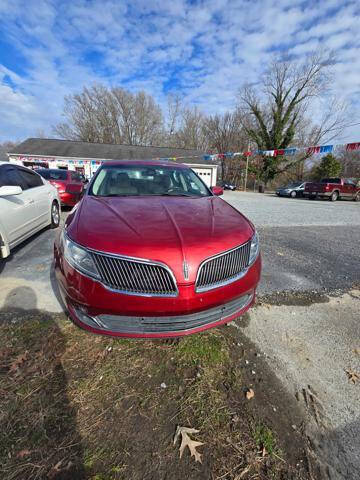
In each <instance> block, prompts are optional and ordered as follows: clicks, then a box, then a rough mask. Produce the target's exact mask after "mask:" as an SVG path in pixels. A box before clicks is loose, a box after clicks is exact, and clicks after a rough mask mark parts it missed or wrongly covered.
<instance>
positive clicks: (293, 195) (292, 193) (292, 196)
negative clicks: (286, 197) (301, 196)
mask: <svg viewBox="0 0 360 480" xmlns="http://www.w3.org/2000/svg"><path fill="white" fill-rule="evenodd" d="M290 197H291V198H295V197H296V192H295V190H293V191H292V192H290Z"/></svg>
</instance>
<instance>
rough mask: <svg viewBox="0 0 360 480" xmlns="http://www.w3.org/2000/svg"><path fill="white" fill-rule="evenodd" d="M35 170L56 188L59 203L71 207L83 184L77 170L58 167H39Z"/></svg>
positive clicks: (80, 193)
mask: <svg viewBox="0 0 360 480" xmlns="http://www.w3.org/2000/svg"><path fill="white" fill-rule="evenodd" d="M37 172H38V173H39V174H40V175H41V176H42V177H43V178H45V179H46V180H48V181H49V182H50V183H51V184H52V185H54V187H56V188H57V191H58V193H59V197H60V201H61V205H63V206H66V207H73V206H74V205H76V204H77V202H78V201H79V200H80V198H81V195H82V194H83V191H84V184H83V182H82V180H81V176H80V175H79V174H78V173H77V172H74V171H72V170H62V169H60V168H59V169H57V168H41V169H39V170H37Z"/></svg>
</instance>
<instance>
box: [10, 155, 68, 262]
mask: <svg viewBox="0 0 360 480" xmlns="http://www.w3.org/2000/svg"><path fill="white" fill-rule="evenodd" d="M59 223H60V199H59V195H58V193H57V191H56V189H55V188H54V187H53V186H52V185H50V184H49V183H47V182H45V181H44V180H43V179H42V177H41V176H40V175H38V174H37V173H36V172H34V171H33V170H30V169H29V168H26V167H22V166H19V165H14V164H11V163H9V162H0V258H6V257H8V256H9V255H10V251H11V250H12V249H13V248H14V247H16V246H17V245H19V244H20V243H21V242H23V241H24V240H26V239H27V238H29V237H30V236H31V235H33V234H34V233H36V232H38V231H39V230H41V229H43V228H44V227H47V226H48V225H51V227H52V228H56V227H58V226H59Z"/></svg>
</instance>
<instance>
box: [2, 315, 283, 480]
mask: <svg viewBox="0 0 360 480" xmlns="http://www.w3.org/2000/svg"><path fill="white" fill-rule="evenodd" d="M0 334H1V338H2V340H3V341H2V347H1V348H0V393H1V396H0V412H1V414H0V431H1V432H2V435H1V439H0V469H1V475H0V476H1V478H4V479H7V480H20V479H21V480H22V479H23V478H26V479H28V480H40V479H54V480H56V479H57V478H66V479H72V478H86V479H91V480H123V479H125V478H126V479H134V480H135V479H140V478H144V477H146V475H148V474H149V472H151V475H152V476H153V477H154V478H155V477H156V478H165V477H166V476H167V475H169V472H171V478H172V479H174V480H176V479H180V478H194V479H195V478H210V477H212V476H215V477H216V476H217V475H220V474H223V473H224V471H226V469H227V470H228V471H229V472H230V473H229V475H228V476H227V478H228V479H232V478H235V475H236V474H240V473H241V472H244V471H245V473H246V472H249V477H242V478H245V479H246V478H250V475H253V478H260V476H259V477H257V476H256V475H258V474H259V472H260V471H261V469H262V468H263V463H264V461H263V459H260V460H259V458H258V450H259V448H262V447H265V449H266V451H267V452H268V453H269V456H270V455H272V452H276V444H275V440H274V438H273V435H272V433H271V431H270V430H268V429H266V428H265V427H259V428H256V429H255V431H252V430H251V426H250V425H249V423H248V422H247V420H244V421H242V423H241V424H239V423H236V422H235V423H234V422H233V415H234V412H233V410H234V408H233V407H231V406H230V403H229V392H231V394H232V395H238V396H239V398H240V393H236V392H241V386H242V385H241V375H240V373H239V369H238V368H235V367H234V365H233V364H232V360H231V355H230V348H231V347H230V345H229V341H228V340H227V338H226V337H224V336H223V335H222V334H221V333H220V331H217V330H215V331H212V332H209V333H205V334H201V335H194V336H190V337H188V338H184V339H182V340H181V341H180V342H177V343H174V344H169V343H164V342H136V341H131V340H115V339H111V338H110V339H109V338H104V337H99V336H94V335H90V334H87V333H85V332H83V331H81V330H79V329H77V328H76V327H74V326H73V325H72V324H71V323H69V322H65V321H63V320H62V319H61V318H58V317H57V318H56V321H54V319H53V318H49V317H47V316H42V315H40V314H39V315H33V314H28V315H27V316H26V315H24V318H23V321H22V322H21V323H16V324H15V325H4V324H3V325H1V326H0ZM25 352H27V353H26V354H25ZM162 383H165V385H166V387H165V388H162V387H161V384H162ZM241 415H243V416H244V419H245V417H246V412H245V411H243V410H241V409H240V410H239V411H238V413H237V416H239V417H241ZM177 425H184V426H191V427H194V428H197V429H199V430H200V434H199V438H198V440H199V441H203V442H204V443H205V445H204V447H203V453H204V455H203V461H204V465H203V467H202V468H203V469H204V470H201V471H200V470H199V472H198V476H196V475H195V474H194V471H193V470H192V467H191V465H192V463H191V461H190V460H189V458H188V457H187V456H186V455H185V454H184V457H183V458H182V459H181V461H180V460H179V458H178V452H177V450H176V449H175V448H174V446H173V445H172V438H173V435H174V432H175V430H176V426H177ZM272 462H273V463H274V464H276V462H277V460H276V458H273V459H272ZM198 468H200V467H198ZM246 469H247V470H246ZM151 475H150V476H151ZM194 475H195V476H194ZM254 475H255V476H254Z"/></svg>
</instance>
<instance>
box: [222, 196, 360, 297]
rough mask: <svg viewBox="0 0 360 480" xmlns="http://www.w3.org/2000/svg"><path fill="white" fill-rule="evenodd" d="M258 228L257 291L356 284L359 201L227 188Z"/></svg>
mask: <svg viewBox="0 0 360 480" xmlns="http://www.w3.org/2000/svg"><path fill="white" fill-rule="evenodd" d="M224 198H225V199H226V200H227V201H228V202H229V203H231V205H233V206H234V207H235V208H237V209H239V210H240V211H241V212H242V213H244V214H245V215H246V216H247V217H248V218H249V219H250V220H251V221H252V222H253V223H254V224H255V226H256V227H257V228H258V230H259V233H260V239H261V247H262V253H263V275H262V282H261V284H260V288H259V294H260V295H264V294H268V293H274V292H277V291H284V290H294V291H309V290H314V291H335V290H341V289H348V288H351V286H352V285H353V284H354V283H357V282H360V273H359V254H360V246H359V243H360V241H359V239H360V204H359V203H355V202H350V201H342V202H335V203H332V202H329V201H321V200H320V201H310V200H307V199H304V200H303V199H289V198H284V197H282V198H278V197H276V196H274V195H261V194H253V193H242V192H226V194H225V196H224Z"/></svg>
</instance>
